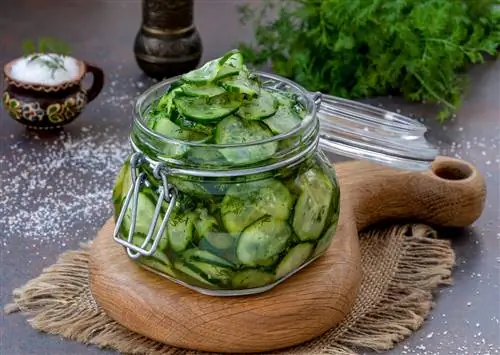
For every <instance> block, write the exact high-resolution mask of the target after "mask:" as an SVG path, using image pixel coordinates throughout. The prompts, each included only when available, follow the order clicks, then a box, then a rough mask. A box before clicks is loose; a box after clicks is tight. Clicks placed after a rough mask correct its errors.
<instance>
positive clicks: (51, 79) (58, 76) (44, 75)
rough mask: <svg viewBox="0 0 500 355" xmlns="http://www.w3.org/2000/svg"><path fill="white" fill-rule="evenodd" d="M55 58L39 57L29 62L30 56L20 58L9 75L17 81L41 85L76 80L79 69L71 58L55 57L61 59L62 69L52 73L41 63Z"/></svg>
mask: <svg viewBox="0 0 500 355" xmlns="http://www.w3.org/2000/svg"><path fill="white" fill-rule="evenodd" d="M55 56H56V55H53V54H52V55H50V56H49V55H40V56H39V57H38V58H37V59H34V60H31V58H32V57H31V56H30V57H23V58H20V59H18V60H17V61H16V62H15V63H14V64H13V65H12V69H11V73H10V75H11V76H12V78H13V79H14V80H17V81H22V82H25V83H36V84H43V85H59V84H62V83H64V82H66V81H70V80H73V79H75V78H77V76H78V74H79V70H80V68H79V66H78V62H77V61H76V59H74V58H72V57H67V56H57V57H58V58H61V60H62V66H63V67H64V68H56V69H55V70H54V71H53V70H52V69H51V68H49V67H47V65H46V64H44V63H43V61H44V60H45V61H47V60H48V61H52V60H53V59H51V57H52V58H54V57H55Z"/></svg>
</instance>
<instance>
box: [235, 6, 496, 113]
mask: <svg viewBox="0 0 500 355" xmlns="http://www.w3.org/2000/svg"><path fill="white" fill-rule="evenodd" d="M255 5H256V3H253V6H242V7H240V13H241V21H242V23H243V24H247V23H251V24H252V25H253V27H254V31H255V33H254V34H255V39H256V44H255V45H251V44H245V43H242V44H240V50H241V51H242V53H243V55H244V56H245V60H247V61H248V62H249V63H252V64H253V65H257V66H258V65H262V64H265V63H267V62H268V61H270V64H271V65H272V68H273V71H275V72H276V73H277V74H280V75H282V76H285V77H288V78H290V79H292V80H294V81H296V82H298V83H300V84H302V85H303V86H305V87H307V88H308V89H309V90H312V91H316V90H319V91H322V92H324V93H329V94H332V95H335V96H340V97H344V98H348V99H360V98H366V97H374V96H381V95H389V94H391V95H403V96H404V97H405V98H406V99H408V100H411V101H427V102H432V103H439V104H441V105H442V107H443V109H442V111H441V112H440V113H439V116H438V119H440V120H441V121H444V120H446V119H447V118H449V117H450V115H451V114H453V113H454V112H455V111H456V109H457V108H458V106H459V105H460V102H461V96H462V93H463V90H464V88H465V85H466V79H465V75H464V74H465V69H466V68H467V66H468V65H470V64H472V63H480V62H482V61H483V60H484V58H485V55H486V54H490V55H493V56H496V55H497V50H498V48H499V45H500V11H499V10H500V9H499V7H498V6H499V5H500V0H282V1H277V0H263V1H261V2H259V4H258V6H255ZM268 15H274V17H273V18H271V19H266V18H267V17H268Z"/></svg>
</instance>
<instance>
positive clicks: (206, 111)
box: [174, 95, 241, 123]
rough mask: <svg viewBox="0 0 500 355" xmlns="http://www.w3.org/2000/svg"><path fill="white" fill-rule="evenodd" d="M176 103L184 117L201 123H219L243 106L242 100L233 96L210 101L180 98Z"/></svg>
mask: <svg viewBox="0 0 500 355" xmlns="http://www.w3.org/2000/svg"><path fill="white" fill-rule="evenodd" d="M174 103H175V106H176V107H177V109H178V110H179V112H180V113H181V114H182V115H184V116H185V117H187V118H189V119H191V120H193V121H196V122H200V123H211V122H218V121H220V120H221V119H223V118H224V117H227V116H229V115H231V114H232V113H234V112H236V111H237V110H238V108H239V107H240V106H241V100H239V99H238V98H236V97H233V95H219V96H216V97H213V98H210V99H207V98H204V97H188V96H180V97H176V98H174Z"/></svg>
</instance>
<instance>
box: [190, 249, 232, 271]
mask: <svg viewBox="0 0 500 355" xmlns="http://www.w3.org/2000/svg"><path fill="white" fill-rule="evenodd" d="M182 256H183V258H184V260H185V261H186V262H187V263H191V262H193V261H201V262H204V263H208V264H212V265H217V266H221V267H226V268H233V267H234V265H233V264H232V263H231V262H229V261H227V260H226V259H223V258H221V257H220V256H217V255H215V254H212V253H211V252H209V251H207V250H201V249H188V250H186V251H185V252H184V254H183V255H182Z"/></svg>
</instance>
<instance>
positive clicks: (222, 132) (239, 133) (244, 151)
mask: <svg viewBox="0 0 500 355" xmlns="http://www.w3.org/2000/svg"><path fill="white" fill-rule="evenodd" d="M271 137H273V133H272V132H271V131H270V130H269V128H267V127H266V126H265V125H263V124H261V123H260V122H256V121H245V120H243V119H241V118H238V117H236V116H229V117H226V118H225V119H223V120H222V121H220V122H219V123H218V124H217V126H216V128H215V142H216V143H217V144H237V143H240V144H241V143H250V142H253V141H260V140H264V139H268V138H271ZM277 149H278V143H277V142H269V143H265V144H256V145H247V146H244V147H235V148H232V147H231V148H220V149H219V151H220V153H221V154H222V155H223V156H224V157H225V158H226V159H227V160H228V161H229V162H231V163H234V164H237V165H240V164H251V163H256V162H259V161H263V160H266V159H269V158H271V157H272V156H273V155H274V154H275V153H276V150H277Z"/></svg>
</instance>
